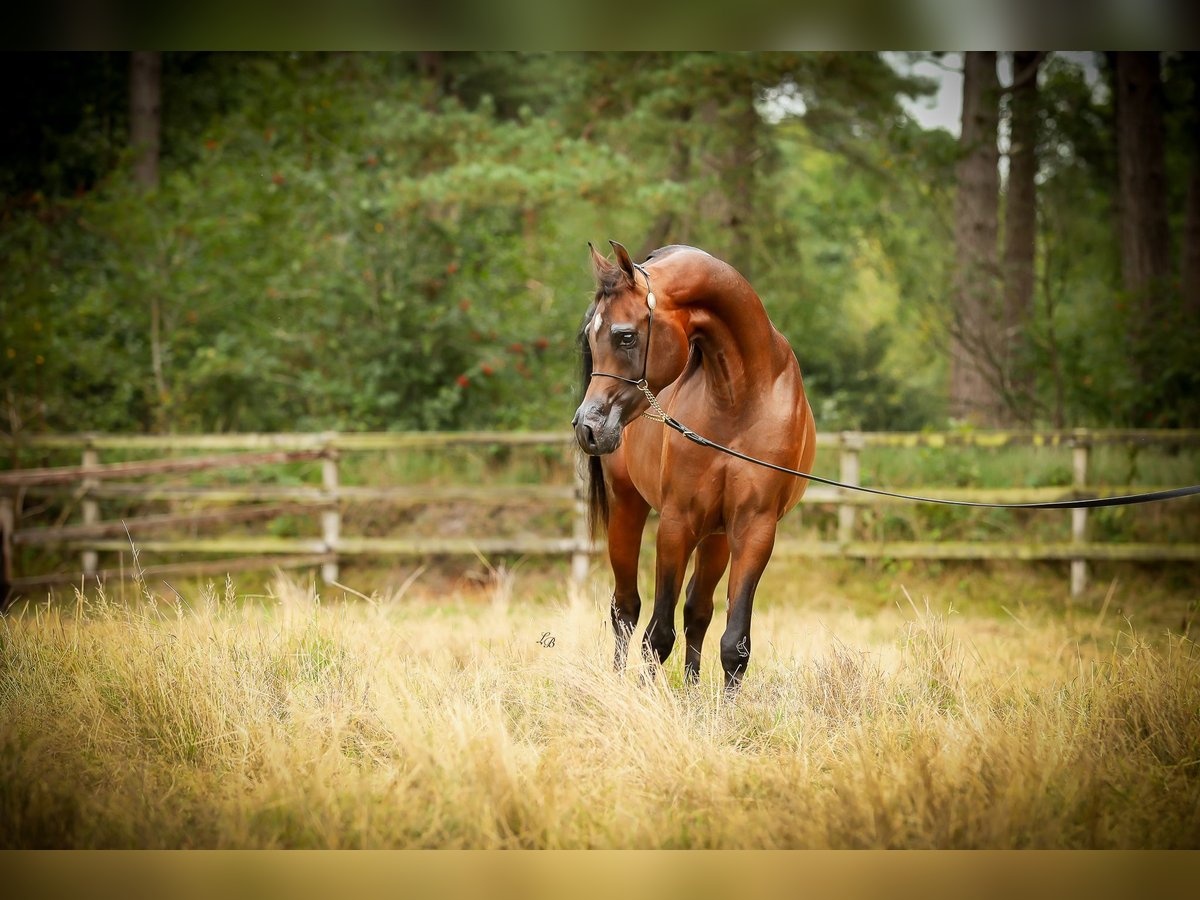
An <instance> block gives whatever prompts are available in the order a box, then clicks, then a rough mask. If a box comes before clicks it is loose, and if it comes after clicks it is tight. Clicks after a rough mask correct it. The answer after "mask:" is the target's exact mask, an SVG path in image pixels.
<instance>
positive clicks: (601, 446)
mask: <svg viewBox="0 0 1200 900" xmlns="http://www.w3.org/2000/svg"><path fill="white" fill-rule="evenodd" d="M585 406H586V407H587V408H586V409H585V408H584V407H585ZM571 424H572V425H574V426H575V440H576V441H578V442H579V448H580V449H581V450H582V451H583V452H584V453H586V454H588V456H605V455H607V454H609V453H612V452H613V451H614V450H616V449H617V448H618V447H620V446H621V434H622V432H623V430H624V427H623V425H622V423H621V414H620V411H619V410H618V409H616V408H615V407H610V408H609V410H608V415H601V413H600V410H599V408H598V406H597V405H596V404H583V405H581V406H580V407H579V409H577V410H576V411H575V418H573V419H572V420H571Z"/></svg>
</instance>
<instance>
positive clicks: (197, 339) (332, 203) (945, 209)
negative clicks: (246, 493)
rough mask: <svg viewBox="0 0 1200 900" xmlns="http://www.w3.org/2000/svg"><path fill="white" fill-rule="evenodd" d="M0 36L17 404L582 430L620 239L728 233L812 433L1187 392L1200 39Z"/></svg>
mask: <svg viewBox="0 0 1200 900" xmlns="http://www.w3.org/2000/svg"><path fill="white" fill-rule="evenodd" d="M0 65H2V66H3V78H4V83H5V84H6V85H7V86H8V87H7V90H6V91H5V97H4V99H3V101H2V102H3V105H4V113H3V118H4V122H5V128H6V132H7V136H8V139H7V140H6V141H4V142H3V145H2V146H0V193H2V196H3V199H2V203H3V209H2V213H0V256H2V258H3V259H4V265H3V267H2V268H0V304H2V314H0V348H2V349H0V383H2V384H3V396H2V397H0V403H2V406H3V415H2V417H0V429H3V431H4V432H7V433H8V434H9V435H11V436H16V435H18V434H21V433H28V432H40V431H72V432H73V431H82V430H92V429H94V430H103V431H117V432H130V431H134V432H212V431H306V430H316V429H339V430H409V429H463V428H472V429H492V428H497V429H510V428H560V427H561V428H565V427H566V425H567V423H568V422H569V420H570V416H571V412H572V410H573V408H574V405H575V402H576V401H575V393H576V390H577V385H576V382H577V378H578V373H577V358H576V338H575V335H576V331H577V328H578V325H579V321H580V318H581V316H582V314H583V312H584V309H585V307H586V306H587V303H588V301H589V299H590V296H591V294H592V290H593V284H592V280H591V274H590V268H589V265H588V256H587V244H586V242H587V241H589V240H591V241H593V242H595V243H597V244H598V245H605V241H606V240H607V239H609V238H613V239H616V240H618V241H621V242H622V243H624V244H625V245H626V246H627V247H629V249H630V251H631V252H633V253H634V254H635V256H636V258H638V259H640V258H642V257H643V256H644V255H645V254H646V253H647V252H649V251H650V250H652V249H653V248H655V247H657V246H660V245H663V244H667V243H690V244H694V245H696V246H699V247H702V248H704V249H706V250H708V251H710V252H711V253H713V254H714V255H717V256H719V257H722V258H724V259H726V260H728V261H729V262H731V263H732V264H733V265H735V266H736V267H737V268H739V269H740V270H741V271H742V272H743V273H744V274H745V275H746V276H747V277H748V278H749V279H750V281H751V282H752V283H753V284H754V286H755V287H756V289H757V290H758V292H759V294H760V295H761V296H762V298H763V300H764V303H765V304H766V307H767V309H768V311H769V313H770V315H771V317H772V319H773V320H774V322H775V324H776V326H777V327H778V328H779V329H780V331H782V332H783V333H784V334H785V335H786V336H787V338H788V339H789V340H790V342H791V344H792V346H793V348H794V349H795V352H796V355H797V357H798V359H799V361H800V365H801V369H802V371H803V372H804V375H805V380H806V385H807V388H808V391H809V394H810V396H811V399H812V403H813V407H814V411H815V413H816V417H817V424H818V428H819V429H820V430H823V431H828V430H834V429H849V428H859V429H881V430H883V429H893V430H894V429H920V428H943V427H946V426H947V425H948V424H954V423H970V424H973V425H978V426H991V427H1060V428H1061V427H1075V426H1090V427H1105V426H1109V427H1114V426H1115V427H1125V426H1136V427H1177V426H1192V427H1195V426H1197V425H1200V353H1197V350H1196V338H1197V336H1198V329H1197V323H1198V321H1200V134H1198V131H1200V90H1198V84H1200V57H1198V55H1197V54H1196V53H1187V52H1163V53H1158V52H1116V53H1110V54H1101V53H1086V52H1084V53H1079V52H1076V53H1059V52H1045V53H1041V52H1039V53H1034V52H1017V53H1004V52H1001V53H992V52H968V53H955V52H946V53H910V52H905V53H875V52H869V53H839V52H820V53H815V52H813V53H809V52H804V53H793V52H755V53H732V52H692V53H685V52H637V53H635V52H586V53H585V52H563V53H548V52H498V51H480V52H440V51H439V52H396V53H376V52H369V53H329V52H304V53H284V52H271V53H202V52H190V51H189V52H184V51H179V52H163V53H125V52H92V53H82V52H80V53H38V54H23V53H10V54H5V55H4V56H3V57H2V58H0ZM605 246H606V245H605Z"/></svg>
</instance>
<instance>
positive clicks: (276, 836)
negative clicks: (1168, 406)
mask: <svg viewBox="0 0 1200 900" xmlns="http://www.w3.org/2000/svg"><path fill="white" fill-rule="evenodd" d="M271 593H272V595H273V596H271V597H270V598H268V599H267V600H266V601H265V602H264V601H261V600H257V599H255V600H249V601H248V600H247V599H246V598H242V597H238V596H236V594H235V592H234V589H233V587H232V585H226V586H225V589H224V590H223V591H222V590H220V589H217V588H209V589H208V590H205V591H203V592H200V593H199V594H198V595H197V596H196V597H189V598H188V600H187V601H184V600H183V598H181V597H177V596H175V595H173V594H171V593H169V592H167V593H166V594H165V596H163V597H158V596H156V595H154V594H152V593H151V592H150V591H146V594H147V596H146V597H143V598H141V599H140V600H139V602H137V603H122V604H117V603H113V602H110V601H109V600H108V599H106V598H105V597H104V595H103V594H101V595H99V596H97V597H94V598H91V599H88V600H84V599H83V598H79V600H78V603H77V604H76V605H75V606H74V607H72V606H71V605H70V604H68V605H66V606H65V607H64V606H55V605H46V606H42V607H35V608H27V609H26V610H25V611H24V612H23V613H21V614H19V615H16V616H11V617H9V618H8V619H7V620H5V621H4V622H3V623H0V845H3V846H5V847H114V846H121V847H280V846H282V847H1193V848H1194V847H1197V846H1200V779H1198V778H1197V766H1198V762H1200V715H1198V711H1200V677H1198V676H1200V659H1198V657H1197V654H1196V652H1195V645H1194V644H1193V643H1192V642H1190V641H1189V640H1187V639H1186V638H1182V637H1178V636H1156V637H1154V638H1153V640H1151V641H1147V640H1145V639H1143V638H1142V637H1139V636H1138V635H1136V634H1133V633H1131V632H1130V629H1129V628H1128V627H1127V626H1125V627H1124V630H1123V631H1121V632H1118V631H1117V629H1116V628H1114V627H1113V626H1114V624H1115V623H1113V622H1112V621H1111V620H1110V621H1109V622H1107V623H1101V622H1100V621H1097V619H1096V617H1094V616H1087V617H1080V618H1079V620H1078V621H1074V620H1064V619H1063V618H1062V617H1059V618H1054V617H1050V616H1045V617H1032V618H1030V619H1028V620H1026V619H1022V621H1020V622H1018V621H1016V620H1015V619H1013V618H1008V617H1005V618H1004V619H997V618H994V617H982V616H980V617H975V618H968V617H964V616H960V615H957V614H952V613H948V612H947V611H939V610H931V609H930V608H928V606H927V605H926V604H925V603H924V602H923V601H921V600H918V602H917V603H915V604H909V603H908V602H907V601H906V600H905V599H904V598H903V597H900V598H899V599H900V603H899V604H897V605H896V606H895V607H893V608H892V609H890V610H885V611H883V612H881V613H877V614H873V615H870V616H860V615H856V614H854V613H852V612H848V611H842V610H839V608H837V607H836V606H823V607H821V608H818V609H817V610H815V611H814V610H812V609H807V610H806V609H801V608H798V607H796V606H793V605H775V606H770V605H765V606H764V608H763V609H761V610H760V612H759V613H758V614H757V616H756V620H755V634H756V641H755V650H756V653H755V657H754V660H753V663H752V666H751V670H750V677H749V679H748V681H747V683H746V687H745V688H744V690H743V693H742V695H741V697H740V698H739V699H738V700H737V702H736V703H733V704H729V703H725V702H722V701H721V699H720V697H719V691H718V689H717V685H718V684H719V674H720V673H719V671H718V670H717V668H716V665H717V664H716V661H715V660H714V659H713V658H712V657H713V654H712V652H711V649H712V647H713V646H715V643H716V637H715V629H714V634H710V652H709V654H708V657H709V658H708V659H706V661H705V673H704V678H703V680H702V684H701V686H700V687H698V688H695V689H688V688H685V687H683V686H682V685H681V674H680V664H679V656H680V653H679V650H678V648H677V651H676V653H675V654H674V655H673V656H672V659H671V660H670V661H669V664H668V666H667V669H666V672H665V673H664V677H662V678H660V679H658V680H657V681H654V682H652V683H650V684H643V682H642V679H641V678H640V674H641V673H640V672H639V671H637V669H636V668H634V669H632V670H631V671H630V672H628V673H626V674H625V675H624V676H621V677H618V676H615V675H614V674H613V673H612V672H611V671H609V669H608V662H607V661H608V659H609V658H610V652H611V651H610V647H611V638H610V637H609V635H608V631H607V624H606V622H607V616H606V615H605V614H604V607H605V604H604V602H603V597H602V596H601V586H600V585H599V584H597V585H596V586H594V588H593V589H592V590H591V591H589V592H586V593H582V594H581V593H578V592H570V591H567V590H566V589H564V590H563V591H561V596H560V598H559V599H558V600H557V601H551V602H549V603H535V602H527V601H526V602H521V601H518V600H516V599H513V597H512V593H513V592H512V583H511V581H509V580H507V579H504V578H500V579H499V581H498V582H497V584H496V586H495V588H494V589H493V590H492V592H491V594H490V595H489V597H488V598H487V599H486V600H485V601H482V602H481V601H478V600H475V601H471V600H470V599H464V598H461V597H459V598H455V597H451V598H449V599H447V598H441V600H440V602H438V603H434V602H432V601H430V600H428V599H426V600H419V599H418V600H414V599H412V598H402V597H400V596H395V595H393V596H388V597H382V598H379V597H373V598H371V599H370V600H362V599H357V598H349V600H346V601H344V600H341V599H338V600H329V601H327V602H325V603H320V602H318V601H317V598H316V592H315V590H314V589H313V587H312V586H311V585H303V584H299V583H297V582H294V581H288V580H283V579H280V580H278V581H277V582H275V584H274V586H273V589H272V591H271ZM337 594H338V596H339V598H340V597H342V596H344V595H342V594H341V592H337ZM719 618H720V617H719V616H718V620H719ZM544 632H549V633H550V634H551V635H552V636H553V638H554V646H553V647H544V646H542V645H541V644H539V643H538V639H539V637H540V636H541V635H542V634H543V633H544ZM1097 647H1099V648H1100V649H1097ZM635 655H636V654H635Z"/></svg>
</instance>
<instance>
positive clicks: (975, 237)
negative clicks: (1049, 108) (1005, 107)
mask: <svg viewBox="0 0 1200 900" xmlns="http://www.w3.org/2000/svg"><path fill="white" fill-rule="evenodd" d="M999 87H1000V85H999V81H998V80H997V77H996V54H995V53H994V52H990V51H988V52H982V51H969V52H967V53H966V54H965V56H964V64H963V108H962V134H961V136H960V138H959V148H960V156H959V160H958V165H957V166H956V168H955V175H956V181H957V184H958V193H957V196H956V199H955V204H954V219H955V225H956V228H955V253H956V257H957V269H956V277H955V299H954V304H955V306H954V315H953V321H952V325H951V348H950V354H951V355H950V411H951V414H952V415H955V416H957V417H960V418H963V419H967V420H970V421H973V422H975V423H977V424H986V425H995V424H998V423H999V420H1000V418H1001V408H1002V405H1001V402H1000V393H999V390H998V387H999V385H998V382H999V375H1000V373H1001V371H1002V368H1001V364H1002V352H1003V347H1002V343H1001V342H1000V341H998V340H997V331H998V327H997V326H998V317H997V315H996V309H997V306H998V303H997V296H996V295H997V289H996V273H997V269H998V266H997V262H998V261H997V246H996V245H997V235H996V231H997V215H998V204H999V187H1000V185H999V178H1000V176H999V168H998V163H999V151H998V150H997V147H996V134H997V127H998V121H999V106H998V103H999Z"/></svg>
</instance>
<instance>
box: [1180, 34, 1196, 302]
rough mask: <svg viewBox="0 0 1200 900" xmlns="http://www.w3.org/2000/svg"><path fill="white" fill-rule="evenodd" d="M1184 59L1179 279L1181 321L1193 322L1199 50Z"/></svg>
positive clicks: (1187, 53)
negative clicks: (1186, 158)
mask: <svg viewBox="0 0 1200 900" xmlns="http://www.w3.org/2000/svg"><path fill="white" fill-rule="evenodd" d="M1184 62H1185V67H1186V70H1187V73H1188V76H1189V78H1190V80H1191V88H1192V108H1191V109H1190V110H1189V111H1188V127H1187V130H1186V132H1185V134H1187V136H1188V143H1189V144H1190V146H1191V154H1190V155H1191V168H1190V171H1189V172H1188V186H1187V199H1186V201H1185V204H1186V205H1185V206H1184V214H1183V237H1182V240H1181V241H1180V260H1179V281H1180V284H1181V285H1182V288H1183V297H1182V300H1183V314H1184V321H1185V322H1187V321H1191V322H1193V323H1194V322H1196V321H1198V320H1200V53H1198V52H1196V51H1188V52H1186V53H1185V54H1184Z"/></svg>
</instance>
